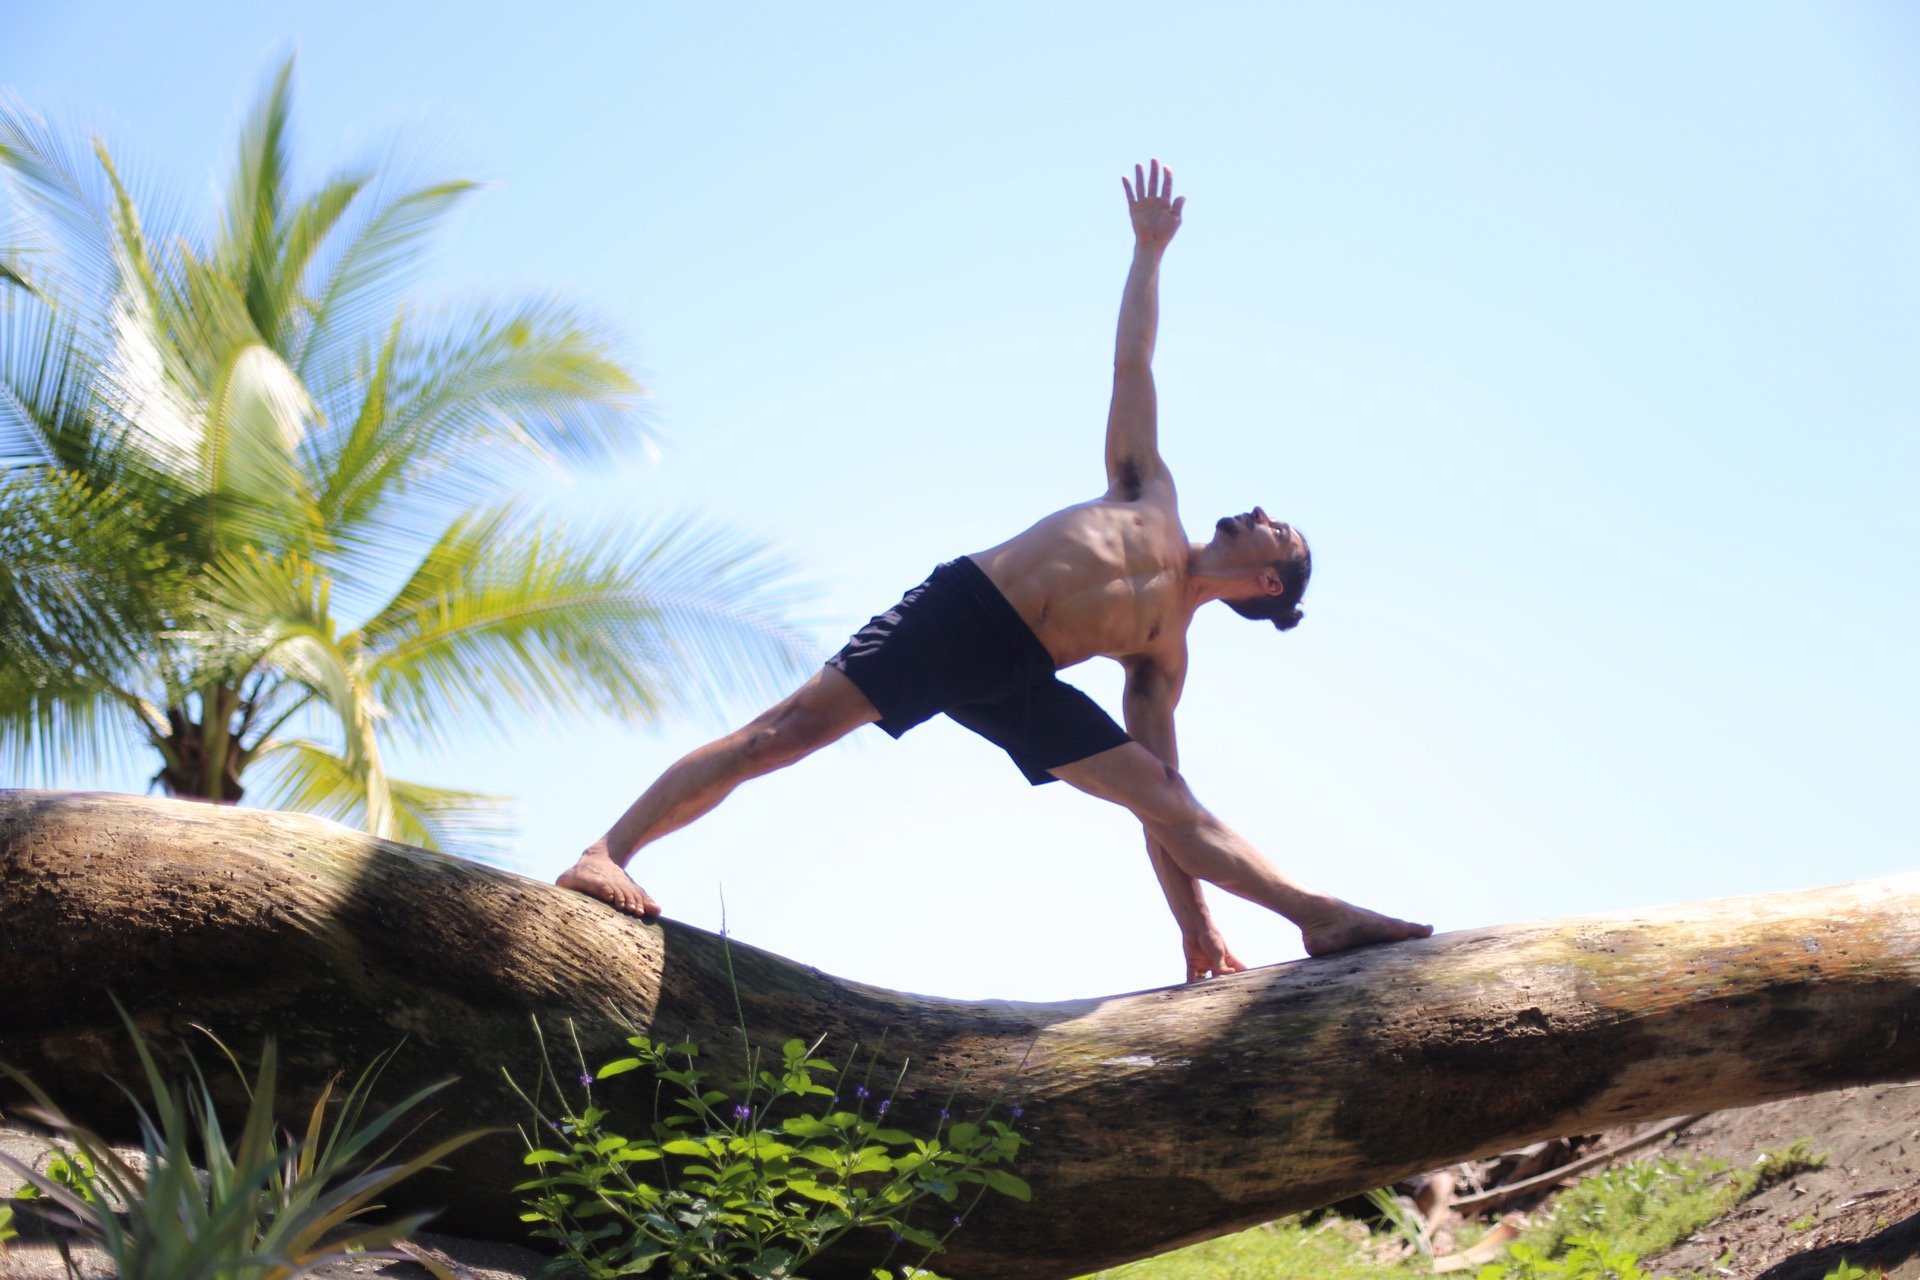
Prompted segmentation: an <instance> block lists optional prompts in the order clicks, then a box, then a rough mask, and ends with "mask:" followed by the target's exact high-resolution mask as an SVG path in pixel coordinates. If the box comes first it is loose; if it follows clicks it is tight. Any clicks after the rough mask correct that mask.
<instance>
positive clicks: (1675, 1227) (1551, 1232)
mask: <svg viewBox="0 0 1920 1280" xmlns="http://www.w3.org/2000/svg"><path fill="white" fill-rule="evenodd" d="M1825 1163H1826V1157H1825V1156H1821V1155H1816V1154H1815V1153H1813V1152H1812V1151H1811V1150H1810V1149H1809V1147H1808V1144H1807V1141H1806V1140H1805V1139H1802V1140H1800V1141H1798V1142H1795V1143H1792V1144H1791V1145H1789V1146H1785V1147H1781V1148H1778V1149H1777V1150H1773V1151H1768V1152H1765V1153H1764V1154H1762V1155H1761V1156H1760V1158H1759V1159H1758V1160H1756V1161H1755V1162H1754V1164H1753V1166H1752V1167H1751V1168H1750V1169H1742V1170H1735V1169H1730V1168H1729V1167H1728V1166H1727V1163H1726V1162H1725V1161H1723V1160H1699V1161H1680V1160H1674V1159H1664V1158H1663V1159H1657V1160H1635V1161H1631V1162H1629V1163H1627V1164H1623V1165H1619V1166H1616V1167H1615V1168H1612V1169H1608V1170H1606V1171H1604V1172H1602V1173H1598V1174H1594V1175H1592V1176H1591V1177H1588V1178H1585V1179H1582V1180H1581V1181H1580V1182H1577V1183H1575V1184H1573V1185H1572V1186H1570V1187H1568V1188H1567V1189H1566V1190H1564V1191H1562V1192H1561V1193H1560V1195H1559V1196H1558V1197H1557V1198H1556V1199H1555V1200H1554V1201H1553V1203H1552V1207H1551V1208H1550V1209H1549V1210H1548V1211H1547V1212H1546V1213H1545V1214H1544V1215H1543V1216H1542V1217H1541V1218H1540V1219H1539V1220H1538V1221H1537V1222H1536V1223H1535V1225H1534V1226H1533V1227H1532V1229H1530V1230H1529V1231H1527V1232H1525V1233H1524V1234H1523V1235H1522V1237H1521V1238H1520V1240H1518V1241H1516V1242H1515V1244H1516V1247H1515V1249H1514V1251H1513V1253H1512V1255H1511V1256H1510V1257H1509V1258H1508V1259H1507V1260H1506V1261H1504V1262H1499V1263H1494V1264H1491V1265H1489V1266H1488V1267H1486V1268H1484V1269H1483V1270H1481V1271H1480V1272H1479V1277H1480V1280H1489V1278H1490V1277H1497V1278H1498V1280H1534V1278H1535V1277H1549V1276H1550V1277H1554V1278H1555V1280H1609V1278H1614V1277H1618V1278H1620V1280H1625V1278H1627V1277H1632V1278H1633V1280H1640V1277H1642V1275H1643V1273H1642V1272H1641V1271H1640V1270H1639V1269H1638V1267H1637V1265H1636V1264H1637V1262H1638V1259H1640V1258H1642V1257H1645V1256H1647V1255H1649V1254H1654V1253H1658V1252H1660V1251H1661V1250H1663V1249H1666V1248H1669V1247H1671V1246H1672V1245H1674V1244H1677V1243H1678V1242H1680V1241H1681V1240H1684V1239H1686V1238H1687V1237H1688V1236H1690V1235H1692V1234H1693V1233H1694V1232H1695V1231H1698V1230H1699V1229H1700V1228H1701V1227H1703V1226H1705V1225H1706V1224H1707V1223H1709V1222H1711V1221H1713V1220H1714V1219H1715V1218H1718V1217H1719V1216H1720V1215H1721V1214H1723V1213H1725V1212H1726V1211H1727V1210H1729V1209H1731V1208H1732V1207H1733V1206H1734V1205H1736V1204H1739V1203H1740V1202H1741V1201H1742V1200H1746V1199H1748V1198H1749V1197H1751V1196H1753V1195H1756V1194H1758V1193H1759V1192H1761V1191H1763V1190H1765V1189H1766V1188H1768V1187H1770V1186H1773V1185H1774V1184H1776V1183H1779V1182H1783V1181H1785V1180H1786V1179H1788V1178H1790V1177H1792V1176H1794V1175H1795V1174H1797V1173H1802V1172H1804V1171H1806V1170H1809V1169H1818V1168H1820V1167H1821V1166H1822V1165H1824V1164H1825ZM1364 1232H1365V1228H1364V1227H1363V1226H1362V1225H1361V1224H1359V1223H1354V1222H1349V1221H1347V1220H1344V1219H1339V1218H1323V1219H1321V1220H1319V1221H1318V1222H1315V1223H1311V1224H1308V1223H1304V1222H1302V1221H1301V1220H1300V1219H1298V1218H1285V1219H1282V1220H1281V1221H1279V1222H1274V1223H1269V1224H1267V1225H1265V1226H1261V1227H1255V1228H1253V1229H1252V1230H1251V1231H1243V1232H1240V1233H1239V1234H1238V1235H1231V1236H1223V1237H1221V1238H1220V1239H1218V1240H1209V1241H1207V1242H1206V1243H1204V1244H1197V1245H1191V1246H1189V1247H1187V1248H1185V1249H1176V1250H1174V1251H1172V1252H1170V1253H1163V1254H1161V1255H1159V1256H1158V1257H1154V1258H1146V1259H1143V1260H1141V1261H1139V1262H1132V1263H1128V1264H1127V1265H1126V1266H1123V1267H1116V1268H1114V1269H1112V1270H1110V1271H1102V1272H1098V1273H1097V1274H1096V1275H1095V1276H1092V1277H1088V1278H1087V1280H1292V1278H1294V1277H1299V1278H1301V1280H1306V1278H1308V1277H1311V1278H1312V1280H1409V1278H1410V1277H1413V1276H1425V1275H1431V1274H1432V1271H1431V1269H1430V1268H1431V1264H1430V1263H1429V1262H1428V1261H1427V1260H1426V1259H1425V1258H1422V1257H1420V1256H1418V1255H1417V1254H1416V1255H1415V1256H1413V1257H1411V1258H1409V1259H1407V1260H1404V1261H1397V1262H1387V1261H1382V1260H1380V1256H1379V1254H1380V1252H1381V1250H1380V1245H1381V1244H1382V1243H1383V1242H1384V1241H1385V1240H1387V1239H1389V1238H1391V1237H1392V1236H1393V1235H1394V1234H1395V1233H1394V1232H1393V1230H1392V1229H1391V1227H1389V1228H1388V1229H1387V1232H1386V1234H1385V1235H1381V1234H1377V1233H1367V1234H1362V1233H1364ZM1473 1234H1474V1233H1472V1232H1471V1231H1467V1232H1462V1233H1461V1235H1462V1237H1463V1238H1462V1241H1461V1247H1465V1245H1466V1243H1467V1241H1468V1240H1470V1239H1472V1238H1473ZM1462 1274H1463V1275H1473V1274H1474V1273H1472V1272H1463V1273H1462ZM1861 1274H1863V1275H1865V1274H1870V1273H1861Z"/></svg>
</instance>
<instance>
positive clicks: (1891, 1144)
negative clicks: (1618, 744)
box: [0, 1085, 1920, 1280]
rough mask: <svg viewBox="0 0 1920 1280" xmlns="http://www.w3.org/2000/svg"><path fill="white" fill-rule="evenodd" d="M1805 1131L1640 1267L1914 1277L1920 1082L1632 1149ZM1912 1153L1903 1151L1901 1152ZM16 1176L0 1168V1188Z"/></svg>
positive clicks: (500, 1275)
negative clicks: (1775, 1162)
mask: <svg viewBox="0 0 1920 1280" xmlns="http://www.w3.org/2000/svg"><path fill="white" fill-rule="evenodd" d="M1800 1138H1805V1139H1807V1140H1808V1142H1809V1145H1810V1146H1811V1148H1812V1149H1813V1150H1814V1151H1815V1152H1818V1153H1822V1154H1824V1155H1826V1156H1827V1157H1828V1163H1827V1166H1826V1167H1825V1168H1823V1169H1818V1170H1815V1171H1812V1172H1808V1173H1802V1174H1798V1175H1796V1176H1795V1177H1793V1178H1791V1179H1789V1180H1788V1181H1786V1182H1784V1183H1782V1184H1780V1185H1778V1186H1775V1187H1772V1188H1770V1189H1769V1190H1767V1191H1765V1192H1763V1193H1761V1194H1760V1195H1758V1196H1755V1197H1754V1198H1753V1199H1751V1200H1749V1201H1747V1202H1746V1203H1745V1204H1743V1205H1740V1206H1738V1207H1737V1208H1735V1209H1734V1210H1733V1211H1732V1212H1731V1213H1729V1214H1727V1215H1726V1216H1725V1217H1722V1218H1720V1219H1718V1220H1717V1221H1715V1222H1712V1223H1709V1224H1708V1225H1707V1226H1705V1227H1703V1228H1701V1229H1700V1230H1699V1231H1698V1232H1697V1233H1695V1235H1694V1236H1693V1237H1692V1238H1690V1239H1688V1240H1686V1241H1683V1242H1682V1243H1681V1244H1679V1245H1678V1246H1676V1247H1675V1248H1673V1249H1671V1250H1668V1251H1667V1252H1666V1253H1663V1254H1660V1255H1658V1256H1655V1257H1650V1258H1644V1259H1642V1260H1641V1265H1642V1267H1644V1268H1645V1269H1646V1271H1647V1273H1648V1274H1650V1275H1669V1276H1684V1275H1689V1274H1693V1275H1704V1276H1712V1277H1717V1276H1725V1277H1731V1278H1733V1280H1750V1278H1758V1280H1821V1277H1823V1276H1825V1275H1826V1274H1827V1273H1828V1272H1829V1271H1831V1270H1832V1269H1833V1268H1834V1267H1836V1266H1838V1265H1839V1263H1840V1261H1841V1260H1842V1259H1845V1260H1846V1261H1849V1262H1851V1263H1853V1264H1855V1265H1856V1266H1860V1267H1864V1268H1866V1269H1868V1270H1870V1271H1878V1270H1884V1271H1885V1272H1886V1274H1887V1276H1888V1277H1889V1280H1920V1177H1917V1176H1916V1173H1915V1166H1916V1163H1920V1086H1915V1085H1891V1086H1880V1087H1876V1088H1867V1089H1850V1090H1846V1091H1844V1092H1840V1093H1829V1094H1820V1095H1817V1096H1815V1097H1811V1098H1800V1099H1795V1100H1793V1101H1789V1102H1776V1103H1770V1104H1768V1105H1766V1106H1761V1107H1750V1108H1747V1109H1746V1110H1742V1111H1722V1112H1717V1113H1715V1114H1714V1115H1711V1116H1708V1117H1707V1118H1706V1119H1704V1120H1700V1121H1698V1122H1696V1123H1695V1124H1694V1125H1692V1126H1691V1127H1690V1128H1687V1129H1684V1130H1682V1131H1680V1132H1679V1133H1678V1134H1676V1135H1675V1136H1674V1138H1673V1139H1672V1140H1671V1141H1670V1142H1668V1143H1667V1144H1666V1145H1665V1146H1663V1147H1654V1148H1651V1149H1649V1150H1647V1151H1645V1152H1642V1153H1639V1154H1640V1155H1643V1156H1650V1155H1659V1154H1669V1155H1677V1156H1693V1157H1717V1158H1720V1159H1724V1160H1727V1161H1729V1162H1730V1163H1733V1164H1736V1165H1746V1164H1751V1163H1752V1162H1753V1161H1754V1160H1755V1159H1756V1158H1757V1157H1758V1156H1759V1155H1760V1153H1762V1152H1764V1151H1767V1150H1771V1149H1776V1148H1779V1147H1783V1146H1786V1145H1787V1144H1789V1143H1791V1142H1793V1141H1795V1140H1796V1139H1800ZM0 1151H5V1152H7V1153H8V1154H11V1155H13V1156H15V1157H16V1158H21V1159H31V1158H33V1157H34V1156H35V1155H36V1154H37V1153H38V1152H39V1147H38V1146H37V1145H36V1144H34V1143H33V1142H32V1141H31V1140H30V1139H28V1138H27V1137H26V1135H24V1134H23V1133H21V1132H20V1131H19V1130H13V1129H7V1128H5V1127H0ZM1909 1153H1911V1154H1909ZM17 1181H18V1179H17V1178H13V1177H12V1176H11V1175H0V1184H4V1185H5V1186H6V1187H7V1188H8V1189H10V1188H11V1186H12V1185H14V1184H15V1183H17ZM417 1243H418V1244H419V1245H421V1246H423V1247H426V1248H429V1249H432V1250H435V1251H437V1252H438V1253H439V1254H440V1255H441V1256H442V1257H443V1258H444V1259H445V1260H446V1261H448V1262H450V1263H452V1264H453V1266H454V1267H455V1268H456V1272H457V1273H459V1274H463V1275H464V1276H466V1277H471V1280H526V1277H527V1276H529V1275H531V1274H532V1272H533V1271H534V1270H535V1269H536V1268H538V1267H539V1266H540V1264H541V1262H542V1261H543V1259H542V1258H541V1257H540V1255H538V1254H536V1253H533V1252H532V1251H531V1250H527V1249H520V1248H516V1247H515V1246H512V1245H503V1244H493V1243H489V1242H485V1241H474V1240H463V1239H460V1238H457V1237H453V1236H440V1235H434V1234H432V1233H428V1232H422V1233H421V1234H420V1235H419V1236H418V1237H417ZM74 1260H75V1262H76V1263H77V1264H78V1270H79V1273H80V1275H81V1277H83V1280H105V1277H107V1276H109V1275H110V1274H111V1273H110V1271H109V1270H108V1269H107V1267H106V1265H105V1262H104V1259H102V1258H100V1257H99V1256H98V1255H89V1254H87V1253H85V1252H83V1251H75V1257H74ZM319 1274H320V1275H323V1276H326V1277H328V1278H329V1280H361V1278H362V1277H367V1278H371V1277H375V1276H379V1277H385V1278H386V1280H430V1276H429V1273H428V1272H427V1270H426V1269H425V1268H423V1267H419V1266H416V1265H414V1264H411V1263H406V1262H382V1261H378V1260H371V1261H370V1260H364V1259H362V1260H356V1261H354V1262H348V1263H340V1264H337V1265H335V1266H333V1267H330V1268H328V1269H326V1270H324V1271H322V1272H320V1273H319ZM65 1275H66V1270H65V1267H64V1266H63V1265H62V1263H61V1260H60V1255H59V1254H58V1252H57V1251H56V1250H54V1249H53V1248H52V1246H51V1245H48V1244H46V1243H44V1242H35V1241H32V1240H22V1241H19V1242H17V1243H16V1244H15V1245H14V1246H13V1247H12V1248H11V1249H10V1250H9V1251H7V1252H5V1253H0V1280H62V1278H63V1277H64V1276H65Z"/></svg>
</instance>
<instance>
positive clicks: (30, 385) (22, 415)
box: [0, 293, 100, 471]
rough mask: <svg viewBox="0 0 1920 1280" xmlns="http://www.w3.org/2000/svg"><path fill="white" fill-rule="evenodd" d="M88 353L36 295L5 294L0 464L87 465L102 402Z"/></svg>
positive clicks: (0, 298) (0, 305)
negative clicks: (85, 461) (92, 378)
mask: <svg viewBox="0 0 1920 1280" xmlns="http://www.w3.org/2000/svg"><path fill="white" fill-rule="evenodd" d="M90 357H91V352H90V351H89V350H88V349H87V347H86V346H85V344H84V343H83V342H82V341H81V335H80V332H79V331H78V330H77V329H76V327H75V326H74V325H73V323H72V322H70V321H68V320H66V319H65V318H63V317H62V316H60V315H59V314H58V313H57V312H56V311H55V310H54V309H53V308H52V307H49V306H47V305H46V304H45V303H43V302H41V301H40V300H39V299H38V298H36V297H33V296H31V295H24V294H13V293H9V294H3V295H0V471H4V470H6V469H8V468H11V467H20V466H45V465H66V466H80V465H84V458H85V456H86V455H87V454H88V453H89V452H90V443H91V442H90V436H91V435H92V428H93V426H94V424H96V423H97V422H98V418H99V412H100V406H99V405H98V404H97V402H96V400H95V398H94V394H93V393H94V390H95V388H94V385H93V383H92V381H91V379H90V378H89V373H90V370H91V367H92V361H91V358H90Z"/></svg>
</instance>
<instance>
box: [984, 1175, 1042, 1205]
mask: <svg viewBox="0 0 1920 1280" xmlns="http://www.w3.org/2000/svg"><path fill="white" fill-rule="evenodd" d="M982 1176H983V1178H984V1179H985V1181H986V1184H987V1185H988V1186H989V1187H992V1188H993V1189H994V1190H995V1191H998V1192H999V1193H1000V1194H1001V1195H1004V1196H1012V1197H1013V1198H1014V1199H1015V1200H1021V1201H1027V1200H1031V1199H1033V1188H1031V1187H1029V1186H1028V1185H1027V1184H1026V1182H1025V1181H1024V1180H1022V1179H1020V1178H1016V1177H1015V1176H1014V1175H1012V1174H1011V1173H1008V1172H1007V1171H1006V1170H1005V1169H985V1170H982Z"/></svg>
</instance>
